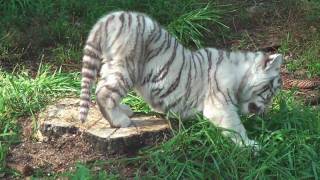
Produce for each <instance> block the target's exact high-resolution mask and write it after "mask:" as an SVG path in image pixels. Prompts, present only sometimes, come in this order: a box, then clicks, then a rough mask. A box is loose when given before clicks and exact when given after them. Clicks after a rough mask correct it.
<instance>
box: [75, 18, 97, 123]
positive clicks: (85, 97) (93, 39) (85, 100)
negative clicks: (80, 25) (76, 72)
mask: <svg viewBox="0 0 320 180" xmlns="http://www.w3.org/2000/svg"><path fill="white" fill-rule="evenodd" d="M99 25H100V24H97V25H96V26H95V27H94V28H93V30H92V31H91V32H90V34H89V37H88V40H87V42H86V45H85V47H84V51H83V58H82V70H81V74H82V80H81V94H80V117H79V119H80V121H81V122H85V120H86V119H87V116H88V112H89V107H90V101H91V98H90V91H91V86H92V82H93V81H94V80H95V78H96V76H97V73H98V69H99V67H100V63H101V59H102V58H101V56H102V55H101V52H102V51H101V46H100V37H99V35H100V34H101V32H100V30H101V28H100V27H99Z"/></svg>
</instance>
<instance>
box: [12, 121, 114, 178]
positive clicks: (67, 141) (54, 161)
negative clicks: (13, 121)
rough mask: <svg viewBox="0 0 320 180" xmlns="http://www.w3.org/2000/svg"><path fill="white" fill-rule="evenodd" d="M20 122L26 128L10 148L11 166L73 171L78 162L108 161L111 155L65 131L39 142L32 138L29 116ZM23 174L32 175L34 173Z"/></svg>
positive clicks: (48, 170)
mask: <svg viewBox="0 0 320 180" xmlns="http://www.w3.org/2000/svg"><path fill="white" fill-rule="evenodd" d="M20 125H21V127H23V135H22V142H21V143H20V144H18V145H15V146H13V147H11V149H10V153H9V155H8V157H7V165H9V167H10V165H11V166H13V167H12V168H14V167H31V168H32V170H35V169H41V171H43V172H48V173H49V172H56V173H59V172H64V171H67V170H70V168H72V167H73V166H74V164H75V163H76V162H88V161H94V160H107V159H108V158H109V157H110V156H107V155H106V154H101V153H97V152H96V151H95V149H93V148H92V146H91V145H90V144H89V143H88V142H86V141H85V140H84V139H83V138H82V137H81V134H65V135H63V136H61V137H56V138H51V139H50V140H49V141H47V142H37V141H35V140H33V136H32V132H30V131H32V125H31V121H30V119H22V120H20ZM113 157H115V156H113ZM14 169H16V168H14ZM16 170H18V171H19V169H16ZM30 171H31V169H30ZM20 173H23V175H30V174H31V173H32V172H20Z"/></svg>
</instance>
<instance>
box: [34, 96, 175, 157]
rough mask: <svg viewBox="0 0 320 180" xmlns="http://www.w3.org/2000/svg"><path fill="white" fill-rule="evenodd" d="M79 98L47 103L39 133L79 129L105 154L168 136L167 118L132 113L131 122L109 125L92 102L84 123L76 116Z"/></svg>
mask: <svg viewBox="0 0 320 180" xmlns="http://www.w3.org/2000/svg"><path fill="white" fill-rule="evenodd" d="M78 115H79V100H78V99H77V98H66V99H61V100H60V101H58V102H57V103H55V104H54V105H50V106H48V107H47V108H46V109H45V110H44V111H43V112H42V113H40V114H39V116H38V122H39V133H40V134H41V137H42V138H50V137H55V138H57V137H60V136H63V135H64V134H66V133H69V134H70V133H71V134H75V133H79V132H80V133H79V134H81V135H82V136H83V138H85V139H86V140H87V141H88V142H89V143H90V144H92V146H93V148H95V149H97V150H99V151H100V152H101V151H102V152H105V153H107V154H109V153H110V154H113V153H126V152H132V151H135V150H137V149H139V148H140V147H142V146H144V145H152V144H156V143H157V142H160V141H163V140H165V139H167V138H168V137H169V134H170V133H169V132H170V128H169V124H168V122H167V120H165V119H162V118H159V117H157V116H145V115H139V116H133V117H132V118H131V121H132V122H133V123H132V126H130V127H128V128H112V127H110V125H109V123H108V121H107V120H105V119H104V118H103V117H102V115H101V113H100V111H99V110H98V108H97V107H96V106H95V105H93V104H92V105H91V107H90V110H89V115H88V118H87V121H86V122H85V123H81V122H80V121H79V119H78Z"/></svg>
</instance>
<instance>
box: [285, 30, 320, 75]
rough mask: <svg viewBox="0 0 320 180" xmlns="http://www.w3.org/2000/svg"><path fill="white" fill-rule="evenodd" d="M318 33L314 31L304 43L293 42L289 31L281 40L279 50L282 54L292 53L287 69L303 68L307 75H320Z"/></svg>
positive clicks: (319, 40)
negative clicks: (310, 37)
mask: <svg viewBox="0 0 320 180" xmlns="http://www.w3.org/2000/svg"><path fill="white" fill-rule="evenodd" d="M319 46H320V33H317V32H315V33H314V34H313V37H312V39H309V40H307V41H306V42H304V43H301V44H297V43H294V41H293V39H292V37H291V35H290V33H288V35H287V37H286V38H285V39H284V40H283V41H282V44H281V48H280V52H281V53H283V54H284V55H290V54H293V57H292V58H290V59H289V60H288V62H287V63H286V67H287V69H288V70H289V71H291V72H294V71H297V70H305V71H306V75H307V77H309V78H310V77H316V76H318V77H319V76H320V60H319V59H320V50H319Z"/></svg>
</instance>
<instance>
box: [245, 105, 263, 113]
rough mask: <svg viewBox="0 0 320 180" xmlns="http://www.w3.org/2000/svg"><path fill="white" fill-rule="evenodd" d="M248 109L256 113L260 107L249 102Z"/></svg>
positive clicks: (259, 110)
mask: <svg viewBox="0 0 320 180" xmlns="http://www.w3.org/2000/svg"><path fill="white" fill-rule="evenodd" d="M248 109H249V112H250V113H254V114H258V113H260V112H261V108H260V107H258V106H257V105H256V104H255V103H249V105H248Z"/></svg>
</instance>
